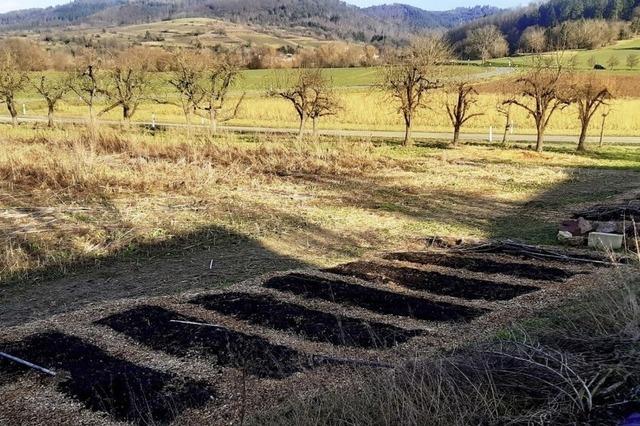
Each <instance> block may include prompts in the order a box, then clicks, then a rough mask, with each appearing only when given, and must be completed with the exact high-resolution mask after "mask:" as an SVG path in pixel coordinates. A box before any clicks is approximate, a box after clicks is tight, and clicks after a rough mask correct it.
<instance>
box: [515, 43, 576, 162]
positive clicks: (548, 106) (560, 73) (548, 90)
mask: <svg viewBox="0 0 640 426" xmlns="http://www.w3.org/2000/svg"><path fill="white" fill-rule="evenodd" d="M567 74H568V69H567V68H565V66H564V64H563V61H562V55H561V54H558V55H556V57H555V60H554V63H552V64H549V63H548V62H547V61H545V59H544V58H543V57H541V56H540V55H537V56H535V57H533V62H532V64H531V66H530V68H529V69H528V70H527V71H526V72H525V73H524V74H523V75H522V76H521V77H519V78H517V79H516V84H517V85H518V94H519V95H520V96H521V97H522V99H518V98H516V97H514V98H512V99H508V100H506V101H504V102H505V104H512V105H516V106H518V107H520V108H523V109H524V110H525V111H527V113H528V114H529V115H530V116H531V118H533V120H534V121H535V124H536V132H537V138H536V151H538V152H542V151H543V149H544V134H545V130H546V129H547V125H548V124H549V120H550V119H551V117H552V116H553V114H554V113H555V112H556V111H557V110H558V109H563V108H565V107H566V106H568V105H569V104H570V103H571V99H570V97H569V93H568V91H567V88H566V87H565V84H566V78H567Z"/></svg>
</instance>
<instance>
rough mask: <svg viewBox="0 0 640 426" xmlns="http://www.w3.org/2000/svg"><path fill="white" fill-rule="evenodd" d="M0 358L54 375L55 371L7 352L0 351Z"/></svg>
mask: <svg viewBox="0 0 640 426" xmlns="http://www.w3.org/2000/svg"><path fill="white" fill-rule="evenodd" d="M0 358H6V359H8V360H10V361H13V362H15V363H18V364H21V365H24V366H26V367H29V368H33V369H34V370H38V371H40V372H41V373H45V374H48V375H50V376H55V375H56V373H55V372H53V371H51V370H47V369H46V368H44V367H40V366H39V365H36V364H33V363H31V362H29V361H25V360H24V359H21V358H18V357H16V356H13V355H9V354H8V353H5V352H0Z"/></svg>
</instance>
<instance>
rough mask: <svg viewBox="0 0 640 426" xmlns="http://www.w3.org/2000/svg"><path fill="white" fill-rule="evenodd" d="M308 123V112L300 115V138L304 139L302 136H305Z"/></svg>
mask: <svg viewBox="0 0 640 426" xmlns="http://www.w3.org/2000/svg"><path fill="white" fill-rule="evenodd" d="M306 123H307V116H306V114H302V115H301V116H300V128H299V129H298V140H302V137H303V136H304V125H305V124H306Z"/></svg>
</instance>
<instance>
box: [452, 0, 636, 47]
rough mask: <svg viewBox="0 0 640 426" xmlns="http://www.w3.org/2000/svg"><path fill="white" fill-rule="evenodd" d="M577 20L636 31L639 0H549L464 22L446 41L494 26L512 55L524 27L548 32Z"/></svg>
mask: <svg viewBox="0 0 640 426" xmlns="http://www.w3.org/2000/svg"><path fill="white" fill-rule="evenodd" d="M581 20H606V21H612V22H613V21H627V22H630V23H631V25H632V26H634V27H636V28H637V27H638V26H639V24H640V0H551V1H549V2H546V3H543V4H540V5H534V6H529V7H526V8H522V9H516V10H513V11H508V12H503V13H499V14H495V15H492V16H489V17H486V18H481V19H478V20H475V21H473V22H468V23H466V24H464V25H461V26H459V27H457V28H455V29H452V30H450V31H449V39H450V40H451V42H452V43H454V44H456V43H458V44H459V43H461V42H463V40H464V39H465V38H466V37H467V35H468V33H469V31H471V30H473V29H475V28H479V27H482V26H485V25H495V26H496V27H498V29H499V30H500V31H501V32H502V33H503V34H504V36H505V37H506V40H507V43H508V45H509V49H510V51H511V52H516V51H517V50H518V49H519V46H520V40H521V37H522V34H523V33H524V32H525V30H526V29H527V28H530V27H541V28H543V29H552V28H554V27H555V28H558V27H559V26H560V25H561V24H563V23H566V22H570V21H581ZM621 28H624V26H623V27H621ZM622 36H624V35H622ZM620 38H622V37H620Z"/></svg>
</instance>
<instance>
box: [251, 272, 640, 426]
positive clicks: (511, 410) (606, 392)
mask: <svg viewBox="0 0 640 426" xmlns="http://www.w3.org/2000/svg"><path fill="white" fill-rule="evenodd" d="M613 275H614V276H615V277H614V278H613V279H614V280H616V279H619V280H620V281H619V282H618V283H617V284H614V283H613V282H612V283H611V284H612V286H613V288H614V290H613V291H612V289H607V291H603V290H598V291H595V292H591V293H590V294H588V295H582V296H581V298H580V299H579V300H574V301H572V302H571V303H570V304H566V305H564V306H562V307H560V308H556V309H555V310H553V311H549V312H547V313H545V314H543V315H542V316H540V317H536V318H533V319H530V320H528V321H526V322H524V323H521V324H519V325H518V326H514V327H513V328H512V329H510V330H507V331H505V332H504V333H503V334H502V336H501V337H499V338H497V339H496V340H494V341H490V342H475V343H472V344H470V345H468V346H466V347H464V348H463V349H460V350H458V351H456V352H454V353H450V354H446V355H443V356H442V357H441V358H439V359H436V360H418V361H415V362H412V363H409V364H408V365H406V366H403V367H401V368H396V369H394V370H393V371H392V372H390V373H380V372H378V373H377V374H367V373H361V374H360V376H359V379H358V380H357V381H356V383H355V384H354V385H348V386H346V387H343V388H341V389H338V390H333V391H331V390H330V391H326V390H324V389H323V390H319V393H318V396H317V397H316V398H313V399H310V400H296V401H293V402H291V403H290V404H289V405H288V406H287V407H286V408H284V409H277V410H275V411H274V412H271V413H268V414H266V415H263V416H259V417H257V418H256V419H254V421H255V424H272V425H280V424H282V425H284V424H297V425H337V424H367V425H394V424H402V425H422V424H432V425H467V424H614V423H617V422H618V421H620V420H622V419H624V418H625V417H626V416H628V415H630V414H632V413H634V412H637V410H638V408H639V404H638V395H637V393H638V384H639V383H640V368H638V364H637V362H636V357H637V354H638V349H639V347H640V346H639V342H640V309H639V308H638V303H639V297H640V287H639V285H638V284H639V282H638V276H637V274H636V273H635V272H633V273H631V274H629V275H625V276H621V275H619V274H615V273H614V274H613Z"/></svg>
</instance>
